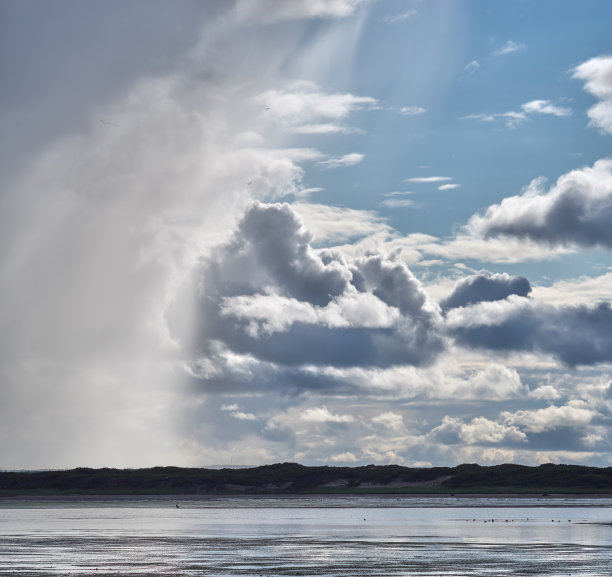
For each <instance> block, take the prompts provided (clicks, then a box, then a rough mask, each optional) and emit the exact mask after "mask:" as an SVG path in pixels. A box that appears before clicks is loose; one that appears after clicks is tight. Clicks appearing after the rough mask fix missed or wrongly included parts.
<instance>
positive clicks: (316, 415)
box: [299, 405, 355, 423]
mask: <svg viewBox="0 0 612 577" xmlns="http://www.w3.org/2000/svg"><path fill="white" fill-rule="evenodd" d="M299 418H300V419H301V420H302V421H307V422H311V423H352V422H353V421H354V420H355V418H354V417H353V416H352V415H337V414H333V413H332V412H331V411H330V410H329V409H328V408H327V407H326V406H325V405H323V406H322V407H313V408H311V409H306V410H304V411H302V413H301V415H300V416H299Z"/></svg>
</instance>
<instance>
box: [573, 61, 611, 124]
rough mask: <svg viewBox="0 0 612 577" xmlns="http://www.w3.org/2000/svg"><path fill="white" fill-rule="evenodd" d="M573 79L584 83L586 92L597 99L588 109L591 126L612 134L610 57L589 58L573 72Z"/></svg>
mask: <svg viewBox="0 0 612 577" xmlns="http://www.w3.org/2000/svg"><path fill="white" fill-rule="evenodd" d="M573 76H574V78H579V79H580V80H584V81H585V85H584V88H585V90H587V92H590V93H591V94H593V96H595V97H597V98H598V99H599V102H598V103H597V104H595V106H592V107H591V108H589V111H588V115H589V118H590V119H591V125H593V126H596V127H598V128H600V129H601V130H603V131H604V132H607V133H609V134H612V56H599V57H597V58H591V59H590V60H587V61H586V62H583V63H582V64H581V65H580V66H577V67H576V68H574V70H573Z"/></svg>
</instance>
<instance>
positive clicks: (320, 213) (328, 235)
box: [292, 202, 392, 246]
mask: <svg viewBox="0 0 612 577" xmlns="http://www.w3.org/2000/svg"><path fill="white" fill-rule="evenodd" d="M292 206H293V208H294V210H295V211H296V212H297V213H298V214H299V215H300V217H301V218H302V220H303V221H304V225H305V226H306V228H307V229H308V230H310V231H312V233H313V237H314V239H313V240H314V241H316V242H317V243H321V244H325V245H327V246H329V245H331V244H337V243H339V242H348V241H350V240H355V239H358V238H362V237H366V236H371V235H377V234H391V233H392V229H391V227H390V226H389V225H388V224H387V223H386V222H385V220H384V219H383V218H382V217H381V216H380V215H379V214H377V213H375V212H373V211H367V210H355V209H351V208H344V207H337V206H330V205H328V204H315V203H303V202H301V203H294V204H293V205H292Z"/></svg>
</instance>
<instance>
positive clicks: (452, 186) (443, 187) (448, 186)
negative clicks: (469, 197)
mask: <svg viewBox="0 0 612 577" xmlns="http://www.w3.org/2000/svg"><path fill="white" fill-rule="evenodd" d="M460 186H461V185H460V184H456V183H452V184H450V183H449V184H443V185H441V186H438V190H454V189H455V188H459V187H460Z"/></svg>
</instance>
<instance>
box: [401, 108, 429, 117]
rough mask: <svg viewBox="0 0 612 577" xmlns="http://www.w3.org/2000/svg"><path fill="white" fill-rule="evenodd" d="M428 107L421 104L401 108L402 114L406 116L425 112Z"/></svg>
mask: <svg viewBox="0 0 612 577" xmlns="http://www.w3.org/2000/svg"><path fill="white" fill-rule="evenodd" d="M425 112H427V109H425V108H423V107H421V106H402V108H400V114H404V115H406V116H416V115H418V114H425Z"/></svg>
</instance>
